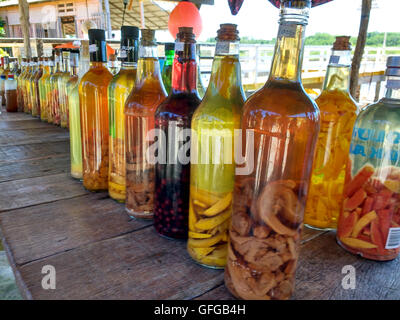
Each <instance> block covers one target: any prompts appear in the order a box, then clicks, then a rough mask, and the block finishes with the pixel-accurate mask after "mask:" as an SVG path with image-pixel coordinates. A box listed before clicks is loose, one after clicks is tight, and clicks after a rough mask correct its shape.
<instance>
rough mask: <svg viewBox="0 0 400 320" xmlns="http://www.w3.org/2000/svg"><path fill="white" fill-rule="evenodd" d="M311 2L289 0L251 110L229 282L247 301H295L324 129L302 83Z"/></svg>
mask: <svg viewBox="0 0 400 320" xmlns="http://www.w3.org/2000/svg"><path fill="white" fill-rule="evenodd" d="M310 6H311V1H301V0H299V1H291V0H283V1H282V3H281V19H280V27H279V32H278V37H277V43H276V46H275V54H274V58H273V62H272V68H271V72H270V76H269V80H268V81H267V83H266V84H265V86H264V87H263V88H261V89H260V90H259V91H258V92H256V93H255V94H254V95H253V96H251V97H250V98H249V99H248V100H247V102H246V103H245V106H244V113H243V119H242V138H243V143H242V147H243V148H244V149H245V150H246V151H245V158H244V159H245V161H244V163H243V165H240V162H241V161H237V166H236V177H235V189H234V196H233V199H234V200H233V214H232V223H231V227H230V243H229V246H228V261H227V267H226V269H225V271H226V272H225V284H226V286H227V287H228V289H229V290H230V292H231V293H232V294H233V295H235V296H236V297H239V298H242V299H258V300H260V299H265V300H268V299H288V298H289V297H290V296H291V294H292V292H293V290H294V275H295V270H296V264H297V260H298V254H299V241H300V234H301V228H302V222H303V215H304V206H305V203H306V197H307V190H308V185H309V180H310V174H311V168H312V158H313V155H314V148H315V143H316V139H317V136H318V131H319V111H318V107H317V105H316V104H315V103H314V102H313V101H312V100H311V99H310V98H309V97H308V96H307V94H306V93H305V91H304V89H303V86H302V84H301V66H302V57H303V47H304V38H305V37H304V33H305V26H306V25H307V21H308V13H309V8H310Z"/></svg>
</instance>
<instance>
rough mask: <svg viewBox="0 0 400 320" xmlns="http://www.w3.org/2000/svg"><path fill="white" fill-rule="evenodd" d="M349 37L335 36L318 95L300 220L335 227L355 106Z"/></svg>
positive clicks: (319, 226)
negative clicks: (308, 177) (315, 135)
mask: <svg viewBox="0 0 400 320" xmlns="http://www.w3.org/2000/svg"><path fill="white" fill-rule="evenodd" d="M349 41H350V37H337V38H336V42H335V43H334V44H333V49H332V55H331V58H330V62H329V65H328V70H327V72H326V77H325V82H324V86H323V89H322V92H321V95H320V96H319V97H318V98H317V99H316V100H315V102H316V103H317V105H318V107H319V109H320V112H321V129H320V132H319V135H318V140H317V147H316V151H315V156H314V162H313V171H312V174H311V184H310V189H309V191H308V198H307V205H306V209H305V214H304V223H305V224H306V225H307V226H308V227H312V228H318V229H336V226H337V218H338V217H339V213H340V210H341V207H342V202H343V185H344V178H345V171H346V164H347V154H348V152H349V148H350V140H351V133H352V131H353V125H354V121H355V120H356V117H357V113H358V107H357V105H356V103H355V102H354V100H353V98H352V97H351V95H350V92H349V87H350V67H351V46H350V42H349Z"/></svg>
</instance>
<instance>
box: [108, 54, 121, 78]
mask: <svg viewBox="0 0 400 320" xmlns="http://www.w3.org/2000/svg"><path fill="white" fill-rule="evenodd" d="M107 65H108V70H110V72H111V73H112V75H113V76H115V75H116V74H117V73H118V72H119V62H118V59H117V55H116V54H110V56H109V59H108V63H107Z"/></svg>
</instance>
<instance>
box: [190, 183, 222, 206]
mask: <svg viewBox="0 0 400 320" xmlns="http://www.w3.org/2000/svg"><path fill="white" fill-rule="evenodd" d="M190 195H191V197H192V198H193V199H196V200H198V201H200V202H202V203H205V204H207V205H208V206H212V205H213V204H215V203H216V202H217V201H218V200H220V198H219V197H217V196H216V195H215V194H212V193H211V192H208V191H205V190H200V189H197V188H194V187H191V188H190Z"/></svg>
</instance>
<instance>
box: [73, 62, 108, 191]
mask: <svg viewBox="0 0 400 320" xmlns="http://www.w3.org/2000/svg"><path fill="white" fill-rule="evenodd" d="M111 79H112V74H111V73H110V72H109V71H108V69H107V68H106V67H105V65H104V63H101V62H91V67H90V69H89V71H88V72H87V73H86V74H85V75H84V76H83V78H82V80H81V82H80V84H79V102H80V112H81V130H82V160H83V186H84V187H85V188H86V189H88V190H90V191H100V190H107V189H108V139H109V135H108V132H109V125H108V121H109V119H108V99H107V88H108V84H109V83H110V81H111Z"/></svg>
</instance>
